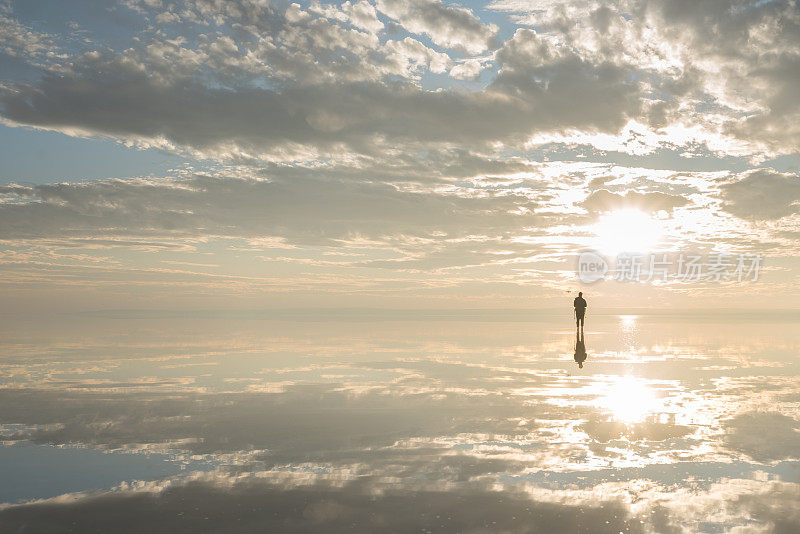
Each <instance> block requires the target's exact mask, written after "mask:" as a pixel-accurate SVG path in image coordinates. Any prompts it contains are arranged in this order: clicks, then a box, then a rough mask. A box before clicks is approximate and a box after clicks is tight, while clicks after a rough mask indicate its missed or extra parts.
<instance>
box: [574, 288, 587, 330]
mask: <svg viewBox="0 0 800 534" xmlns="http://www.w3.org/2000/svg"><path fill="white" fill-rule="evenodd" d="M572 305H573V306H574V307H575V328H578V327H580V328H583V317H584V315H586V300H584V298H583V292H578V296H577V297H575V300H574V301H573V302H572Z"/></svg>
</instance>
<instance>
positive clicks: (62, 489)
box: [0, 310, 800, 533]
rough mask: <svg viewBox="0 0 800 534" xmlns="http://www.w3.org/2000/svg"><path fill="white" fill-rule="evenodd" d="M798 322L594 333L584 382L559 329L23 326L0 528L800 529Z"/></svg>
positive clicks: (640, 317)
mask: <svg viewBox="0 0 800 534" xmlns="http://www.w3.org/2000/svg"><path fill="white" fill-rule="evenodd" d="M796 324H797V322H796V317H794V316H780V315H771V314H770V315H767V314H752V315H747V314H741V313H740V314H722V315H720V316H713V315H710V314H705V313H702V312H680V313H678V312H673V313H670V314H651V313H638V314H632V313H628V314H626V315H620V314H618V313H603V314H600V313H598V314H595V315H591V314H590V315H589V316H587V323H586V328H585V333H584V337H583V343H584V347H585V352H586V359H585V361H584V362H583V366H582V368H581V367H579V365H578V363H576V361H575V351H576V342H579V341H580V338H579V337H577V336H576V332H575V330H574V325H573V324H572V322H571V319H570V317H569V315H566V314H563V313H545V312H536V313H534V312H531V313H524V312H513V313H510V312H503V313H501V312H378V311H371V310H345V311H327V312H320V311H293V312H281V313H270V314H267V313H245V312H238V313H228V314H205V313H193V314H190V315H189V316H182V315H181V314H177V313H173V314H160V315H159V314H152V313H136V314H134V313H126V312H116V313H104V314H89V315H78V316H52V317H47V318H42V317H37V318H27V319H24V318H23V319H20V318H16V319H10V318H9V319H8V320H6V321H4V322H3V325H2V326H0V332H1V333H2V342H0V351H1V352H0V354H2V360H0V424H2V425H3V426H2V428H0V433H1V434H2V436H3V437H2V439H4V440H5V442H4V443H5V445H4V448H3V449H0V465H3V464H5V465H3V467H2V470H3V472H4V475H5V476H4V478H3V480H4V487H3V492H2V493H1V494H0V497H2V499H4V500H5V501H6V502H7V503H9V504H6V505H4V508H3V510H2V511H0V527H2V530H3V531H5V530H11V529H16V528H18V527H20V526H21V525H27V527H28V528H33V529H34V531H35V530H36V528H37V527H42V528H44V527H45V526H47V525H50V526H52V525H61V526H63V525H74V526H72V527H71V528H73V529H76V531H82V530H85V529H89V528H93V529H98V528H99V529H100V530H109V529H110V530H114V531H125V529H126V528H132V527H131V525H132V524H135V525H136V526H137V529H140V530H141V529H144V528H150V529H151V530H154V531H170V532H176V531H187V532H189V531H197V530H198V529H199V530H210V531H215V530H226V531H242V532H248V531H252V530H269V529H279V530H283V531H304V530H313V531H334V532H335V531H338V530H348V531H353V530H356V531H358V530H363V531H374V530H380V529H388V530H396V531H406V530H412V529H413V530H417V531H420V530H424V531H439V532H448V531H454V532H455V531H458V532H462V531H470V530H473V531H480V530H482V529H483V530H487V531H510V532H613V533H618V532H682V531H686V532H742V530H738V531H737V530H736V529H737V528H739V529H750V530H745V531H748V532H749V531H753V532H760V531H770V530H773V531H776V532H794V531H800V512H798V510H800V459H799V458H798V456H800V408H799V406H800V404H798V402H799V401H800V372H798V371H799V368H798V346H799V342H800V332H799V331H798V329H797V328H796ZM75 451H82V452H80V453H79V454H78V457H77V459H76V452H75ZM37 455H38V456H37ZM98 455H99V456H98ZM42 458H46V461H43V460H41V459H42ZM59 458H61V459H59ZM10 466H13V467H14V468H13V469H10V468H9V467H10ZM67 492H84V493H81V494H76V495H72V496H70V498H68V499H67V498H64V497H60V498H53V497H54V496H55V495H57V494H60V493H67ZM48 498H50V499H49V500H48ZM29 499H40V500H39V501H36V502H28V503H25V501H26V500H29ZM11 503H13V504H11ZM128 516H129V519H126V517H128ZM131 521H135V523H131ZM237 529H238V530H237Z"/></svg>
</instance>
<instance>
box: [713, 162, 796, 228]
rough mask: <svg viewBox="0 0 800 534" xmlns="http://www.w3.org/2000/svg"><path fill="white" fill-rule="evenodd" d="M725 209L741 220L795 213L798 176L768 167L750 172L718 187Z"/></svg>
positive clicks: (775, 217) (777, 216)
mask: <svg viewBox="0 0 800 534" xmlns="http://www.w3.org/2000/svg"><path fill="white" fill-rule="evenodd" d="M722 199H723V201H724V204H723V207H724V209H725V210H727V211H729V212H730V213H733V214H734V215H736V216H738V217H742V218H744V219H771V220H774V219H780V218H781V217H785V216H787V215H792V214H795V213H797V212H798V201H800V177H798V176H797V175H794V174H780V173H776V172H772V171H769V170H759V171H755V172H751V173H750V174H748V175H746V176H745V177H744V178H742V179H741V180H738V181H736V182H733V183H729V184H725V185H723V186H722Z"/></svg>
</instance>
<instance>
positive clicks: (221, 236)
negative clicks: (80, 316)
mask: <svg viewBox="0 0 800 534" xmlns="http://www.w3.org/2000/svg"><path fill="white" fill-rule="evenodd" d="M0 73H2V74H0V273H2V276H0V299H2V302H4V304H5V306H7V307H8V309H14V310H22V309H31V310H41V309H55V310H62V311H72V310H93V309H109V308H112V309H121V308H142V309H147V308H156V309H158V308H162V309H166V308H202V309H208V308H214V309H218V308H263V307H278V308H281V307H382V308H465V307H466V308H544V307H556V306H563V305H564V303H565V302H566V303H567V306H569V305H571V302H570V301H569V300H570V297H569V295H570V294H572V293H574V292H575V291H578V290H583V291H584V292H586V294H587V296H589V301H590V307H591V306H601V307H603V306H604V307H618V308H619V307H623V308H624V307H635V308H648V307H659V308H664V307H720V306H721V307H729V308H743V309H750V308H753V309H755V308H788V307H793V305H794V304H793V303H794V301H795V300H796V299H797V298H798V296H800V295H798V289H797V287H798V284H797V277H798V269H800V261H799V260H800V258H799V257H798V250H800V248H799V247H798V240H800V224H799V223H800V219H799V218H798V215H797V211H798V210H797V206H798V202H799V201H800V177H798V173H799V172H800V126H798V125H800V105H799V104H800V91H798V90H797V87H798V83H799V82H800V10H798V6H797V4H796V2H794V1H788V0H785V1H781V0H775V1H770V0H767V1H764V0H759V1H755V2H753V1H713V0H707V1H702V2H696V1H693V2H689V1H684V0H676V1H649V0H614V1H608V2H573V1H569V0H568V1H560V0H541V1H525V2H523V1H515V0H495V1H493V2H489V3H485V2H468V3H455V2H441V1H438V0H410V1H400V0H377V1H375V2H371V1H367V0H357V1H352V0H348V1H345V2H334V3H319V2H317V1H314V2H311V3H308V2H300V3H293V2H268V1H264V0H241V1H232V0H231V1H224V0H185V1H171V0H122V1H118V2H112V1H106V2H102V3H100V4H99V5H98V3H97V2H88V1H73V2H60V1H37V0H27V1H24V2H22V1H18V2H15V1H0ZM586 251H591V252H593V253H595V254H596V255H597V257H602V258H603V261H604V262H606V263H605V264H604V265H607V266H608V268H609V273H608V276H607V277H605V279H603V280H601V281H597V282H595V283H593V284H587V283H585V280H582V279H581V277H580V272H579V268H578V265H579V264H578V258H579V254H580V253H582V252H586ZM624 253H636V254H637V255H638V256H636V257H640V258H641V259H642V261H643V265H644V269H643V272H645V273H649V275H647V276H645V277H644V278H646V280H641V279H639V277H638V274H639V271H636V273H637V277H636V280H631V279H628V278H630V277H626V276H624V273H623V275H622V276H617V275H619V274H620V273H621V272H622V271H621V267H620V266H621V265H623V264H624V262H623V260H621V259H620V256H619V255H620V254H624ZM664 255H667V256H664ZM667 257H668V259H669V263H670V268H672V269H675V270H676V271H678V270H680V268H681V266H683V265H685V264H684V263H683V260H684V259H686V258H691V257H696V258H700V260H699V261H700V263H701V264H702V265H703V269H704V271H703V276H700V275H699V274H698V273H695V274H698V276H695V277H694V278H691V277H690V278H688V279H687V278H686V277H683V278H681V277H679V276H668V277H659V276H654V275H653V273H654V272H655V271H654V269H655V268H654V267H653V264H649V263H648V262H650V261H653V258H660V259H664V258H667ZM723 257H724V261H722V260H721V259H722V258H723ZM742 258H744V260H746V262H747V264H748V266H749V267H750V268H749V270H748V271H747V272H745V273H744V274H745V276H741V275H742V272H741V271H739V275H738V276H737V274H736V271H735V268H736V265H737V261H739V260H741V259H742ZM755 258H758V261H757V262H756V260H755ZM715 262H716V263H717V265H719V264H720V263H721V262H722V263H725V264H726V265H727V266H728V267H730V269H728V268H726V270H725V272H724V274H723V275H722V276H720V274H719V273H720V271H719V269H717V270H716V271H714V270H713V268H712V267H711V265H712V264H714V263H715ZM756 263H757V265H758V270H757V272H753V269H752V267H753V265H754V264H756ZM648 265H650V267H649V268H648ZM715 272H716V275H715V274H714V273H715ZM615 273H616V274H615ZM615 278H621V279H615Z"/></svg>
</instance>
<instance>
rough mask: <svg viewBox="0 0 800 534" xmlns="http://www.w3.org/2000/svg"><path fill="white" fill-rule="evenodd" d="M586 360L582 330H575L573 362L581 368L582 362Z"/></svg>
mask: <svg viewBox="0 0 800 534" xmlns="http://www.w3.org/2000/svg"><path fill="white" fill-rule="evenodd" d="M585 361H586V344H585V343H584V342H583V330H579V331H578V332H575V363H577V364H578V367H579V368H580V369H583V362H585Z"/></svg>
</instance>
